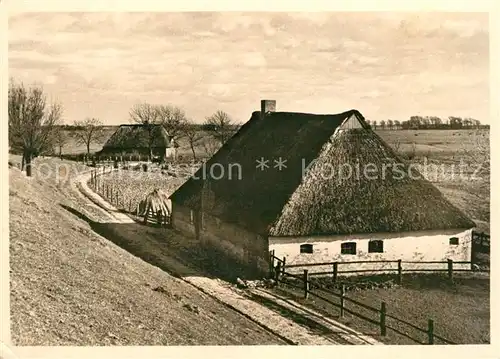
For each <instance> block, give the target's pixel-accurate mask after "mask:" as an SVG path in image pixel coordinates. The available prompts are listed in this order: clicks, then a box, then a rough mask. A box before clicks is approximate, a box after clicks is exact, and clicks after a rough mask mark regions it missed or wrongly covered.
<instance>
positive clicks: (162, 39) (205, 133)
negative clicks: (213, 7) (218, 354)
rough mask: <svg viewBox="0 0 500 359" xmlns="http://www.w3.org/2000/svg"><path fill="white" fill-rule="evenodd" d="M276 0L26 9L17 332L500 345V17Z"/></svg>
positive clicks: (149, 339)
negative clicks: (496, 286)
mask: <svg viewBox="0 0 500 359" xmlns="http://www.w3.org/2000/svg"><path fill="white" fill-rule="evenodd" d="M264 10H265V9H262V11H182V12H180V11H169V12H165V11H162V12H154V11H149V12H126V11H116V10H112V9H110V11H106V12H104V11H92V12H80V11H77V12H68V11H66V12H52V11H44V12H16V13H12V14H9V16H8V36H7V39H8V53H7V58H8V72H7V77H5V78H3V80H2V81H4V80H5V82H8V84H6V85H5V89H6V93H5V97H8V100H6V104H7V109H6V112H8V113H7V114H6V116H7V119H8V121H4V122H8V127H7V125H6V126H5V131H6V132H8V155H6V157H7V159H8V171H7V173H8V175H6V176H5V177H8V179H7V178H6V183H7V181H8V185H7V184H6V186H8V219H5V220H6V221H8V241H9V244H8V252H9V253H8V258H9V268H10V271H9V273H8V281H9V286H10V287H9V297H10V299H9V306H10V319H9V318H6V321H9V322H10V340H11V344H9V345H13V346H250V345H251V346H255V345H258V346H269V345H284V346H287V345H299V346H311V345H312V346H316V345H318V346H319V345H327V346H345V345H350V346H352V345H382V346H383V345H397V346H407V345H414V346H415V345H416V346H419V345H447V346H453V345H463V344H476V345H489V344H491V343H492V338H491V331H490V327H491V323H490V318H491V315H490V305H491V303H490V294H491V290H490V222H491V221H490V198H491V193H490V125H491V124H492V119H493V114H492V113H491V112H490V65H491V61H490V51H491V50H490V21H491V19H490V18H489V14H488V12H457V11H455V12H451V11H448V12H445V11H434V12H424V11H420V12H419V11H412V12H410V11H406V12H405V11H363V12H360V11H349V12H347V11H316V12H315V11H264ZM7 87H8V89H7ZM7 101H8V102H7ZM5 138H6V139H7V134H6V135H5ZM5 205H7V204H5ZM2 321H3V320H2ZM2 340H3V339H2Z"/></svg>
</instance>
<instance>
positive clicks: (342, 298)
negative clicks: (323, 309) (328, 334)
mask: <svg viewBox="0 0 500 359" xmlns="http://www.w3.org/2000/svg"><path fill="white" fill-rule="evenodd" d="M344 297H345V285H344V284H342V287H340V317H341V318H343V317H344Z"/></svg>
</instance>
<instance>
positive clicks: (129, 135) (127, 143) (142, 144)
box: [100, 124, 175, 157]
mask: <svg viewBox="0 0 500 359" xmlns="http://www.w3.org/2000/svg"><path fill="white" fill-rule="evenodd" d="M172 147H175V146H173V141H172V138H171V136H169V134H168V132H167V131H166V130H165V128H164V127H163V126H162V125H159V124H144V125H143V124H130V125H129V124H127V125H120V127H119V128H118V129H117V130H116V132H115V133H114V134H113V135H111V137H110V138H109V139H108V141H107V142H106V143H105V144H104V146H103V148H102V150H101V152H100V153H101V154H113V155H117V154H121V155H124V154H130V153H134V154H145V155H147V154H148V153H149V148H151V150H152V154H153V155H154V156H160V157H163V156H165V155H166V156H167V157H168V149H169V148H172Z"/></svg>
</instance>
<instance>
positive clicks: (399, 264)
mask: <svg viewBox="0 0 500 359" xmlns="http://www.w3.org/2000/svg"><path fill="white" fill-rule="evenodd" d="M401 283H403V265H402V263H401V259H398V284H401Z"/></svg>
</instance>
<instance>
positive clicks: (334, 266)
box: [333, 262, 339, 284]
mask: <svg viewBox="0 0 500 359" xmlns="http://www.w3.org/2000/svg"><path fill="white" fill-rule="evenodd" d="M338 273H339V264H338V263H337V262H335V263H333V284H335V283H337V275H338Z"/></svg>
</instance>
